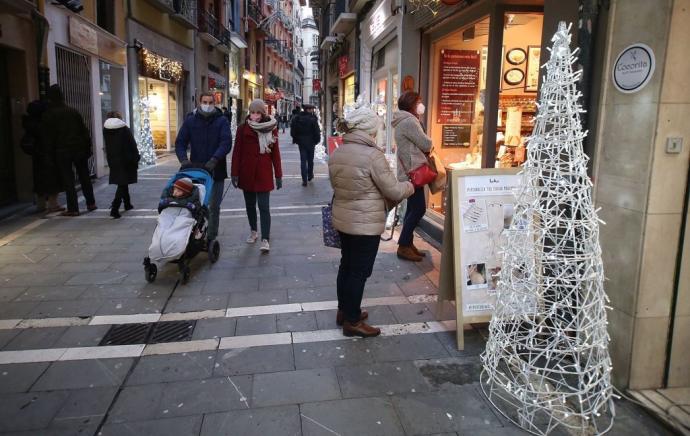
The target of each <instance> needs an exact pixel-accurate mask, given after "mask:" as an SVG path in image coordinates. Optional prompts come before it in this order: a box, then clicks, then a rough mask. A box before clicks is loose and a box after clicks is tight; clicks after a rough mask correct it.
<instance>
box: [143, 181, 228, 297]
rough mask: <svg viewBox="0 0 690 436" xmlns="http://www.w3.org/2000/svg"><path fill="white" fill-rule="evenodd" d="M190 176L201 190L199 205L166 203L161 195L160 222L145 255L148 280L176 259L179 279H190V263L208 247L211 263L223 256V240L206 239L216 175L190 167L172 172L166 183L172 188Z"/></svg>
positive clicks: (151, 279)
mask: <svg viewBox="0 0 690 436" xmlns="http://www.w3.org/2000/svg"><path fill="white" fill-rule="evenodd" d="M183 177H187V178H189V179H191V180H192V182H193V183H194V186H195V187H196V188H197V189H198V191H199V203H200V207H197V206H196V205H194V204H193V203H190V204H188V205H187V206H186V207H185V206H178V205H176V204H175V203H174V202H171V203H170V204H167V203H166V201H165V200H166V198H165V197H164V195H165V194H163V196H161V201H160V203H159V207H158V212H159V216H158V225H157V227H156V230H155V232H154V233H153V238H152V241H151V246H150V247H149V255H148V256H146V257H145V258H144V273H145V275H146V281H148V282H149V283H152V282H153V281H155V280H156V275H157V274H158V267H159V266H160V265H163V264H164V263H166V262H169V263H176V264H177V266H178V269H179V272H180V281H181V282H182V284H185V283H187V282H188V281H189V275H190V268H189V263H190V262H191V260H192V259H193V258H194V256H196V255H197V254H199V252H202V251H206V252H207V253H208V258H209V260H210V261H211V263H215V262H216V261H217V260H218V257H219V256H220V244H219V243H218V241H217V240H215V239H214V240H213V241H207V239H206V238H207V233H208V214H209V210H208V204H209V200H210V197H211V192H212V188H213V177H212V176H211V174H210V173H209V172H208V171H206V170H205V169H203V168H187V169H184V170H180V171H179V172H178V173H177V174H175V175H174V176H172V177H171V178H170V180H168V183H167V185H166V190H164V191H163V192H164V193H165V192H166V191H170V192H171V189H172V185H173V183H175V181H176V180H178V179H181V178H183Z"/></svg>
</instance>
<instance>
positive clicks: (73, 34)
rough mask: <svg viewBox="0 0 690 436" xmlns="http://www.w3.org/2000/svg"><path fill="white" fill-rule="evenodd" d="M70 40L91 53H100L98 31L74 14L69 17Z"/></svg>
mask: <svg viewBox="0 0 690 436" xmlns="http://www.w3.org/2000/svg"><path fill="white" fill-rule="evenodd" d="M69 42H70V44H72V45H73V46H75V47H79V48H81V49H84V50H86V51H88V52H89V53H93V54H95V55H97V54H98V32H96V30H95V29H94V28H92V27H91V26H89V25H88V24H86V23H82V22H81V21H79V19H77V18H74V17H72V16H70V17H69Z"/></svg>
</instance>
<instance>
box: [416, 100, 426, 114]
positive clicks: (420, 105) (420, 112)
mask: <svg viewBox="0 0 690 436" xmlns="http://www.w3.org/2000/svg"><path fill="white" fill-rule="evenodd" d="M425 110H426V107H424V105H423V104H421V103H419V105H418V106H417V115H424V111H425Z"/></svg>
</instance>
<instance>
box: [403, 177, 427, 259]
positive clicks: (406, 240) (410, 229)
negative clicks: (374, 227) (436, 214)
mask: <svg viewBox="0 0 690 436" xmlns="http://www.w3.org/2000/svg"><path fill="white" fill-rule="evenodd" d="M425 213H426V199H425V198H424V187H421V188H416V189H415V190H414V194H412V195H411V196H410V197H409V198H408V199H407V210H405V218H404V219H403V227H402V230H401V231H400V238H398V245H402V246H403V247H409V246H410V245H412V239H413V238H414V229H416V228H417V224H419V222H420V221H421V220H422V217H423V216H424V214H425Z"/></svg>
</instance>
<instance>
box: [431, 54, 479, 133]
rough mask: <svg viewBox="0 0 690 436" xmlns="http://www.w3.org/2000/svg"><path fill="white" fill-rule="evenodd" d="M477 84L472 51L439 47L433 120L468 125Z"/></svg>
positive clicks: (476, 64) (475, 63)
mask: <svg viewBox="0 0 690 436" xmlns="http://www.w3.org/2000/svg"><path fill="white" fill-rule="evenodd" d="M478 86H479V53H478V52H477V51H476V50H441V59H440V68H439V87H438V99H437V105H438V106H437V118H436V122H437V123H439V124H471V123H472V119H473V118H474V105H475V99H476V98H477V89H478Z"/></svg>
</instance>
